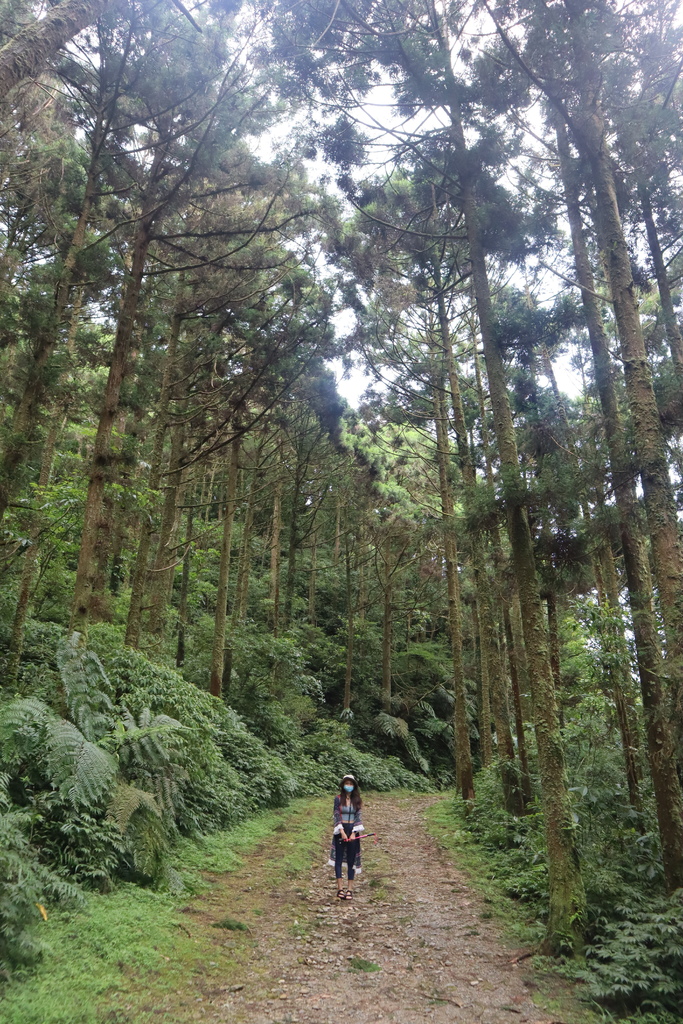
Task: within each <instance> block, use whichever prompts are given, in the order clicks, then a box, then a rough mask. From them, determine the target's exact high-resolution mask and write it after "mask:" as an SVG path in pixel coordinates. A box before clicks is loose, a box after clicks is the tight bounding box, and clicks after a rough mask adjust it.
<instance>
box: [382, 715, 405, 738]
mask: <svg viewBox="0 0 683 1024" xmlns="http://www.w3.org/2000/svg"><path fill="white" fill-rule="evenodd" d="M376 721H377V724H378V725H379V727H380V729H381V731H382V732H383V733H384V735H385V736H390V737H391V739H395V740H406V739H407V737H408V732H409V730H408V723H407V722H406V720H405V718H395V717H394V716H393V715H389V714H387V712H386V711H380V713H379V714H378V715H377V719H376Z"/></svg>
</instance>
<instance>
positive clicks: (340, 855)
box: [334, 835, 346, 892]
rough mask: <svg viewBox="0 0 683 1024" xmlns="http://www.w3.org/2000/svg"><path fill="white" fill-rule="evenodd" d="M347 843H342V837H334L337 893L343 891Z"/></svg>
mask: <svg viewBox="0 0 683 1024" xmlns="http://www.w3.org/2000/svg"><path fill="white" fill-rule="evenodd" d="M345 846H346V843H344V842H342V837H341V836H340V835H336V836H335V837H334V873H335V875H336V876H337V892H341V891H342V864H343V863H344V852H345V850H344V847H345Z"/></svg>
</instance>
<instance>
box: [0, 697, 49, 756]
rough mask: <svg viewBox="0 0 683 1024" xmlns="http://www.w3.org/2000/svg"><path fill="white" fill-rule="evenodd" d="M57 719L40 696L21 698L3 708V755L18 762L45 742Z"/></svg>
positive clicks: (0, 736)
mask: <svg viewBox="0 0 683 1024" xmlns="http://www.w3.org/2000/svg"><path fill="white" fill-rule="evenodd" d="M55 721H57V716H56V715H55V713H54V712H53V711H52V709H51V708H49V707H48V706H47V704H45V703H44V701H42V700H39V699H38V698H37V697H18V698H17V699H16V700H13V701H10V703H9V704H6V705H5V706H4V707H3V708H2V710H1V711H0V756H1V757H2V760H3V762H4V763H5V764H6V765H9V764H17V763H18V762H19V761H21V760H23V759H24V758H26V757H28V756H29V755H31V754H32V753H33V752H34V751H35V750H37V749H39V748H40V747H41V746H42V745H43V737H44V730H45V728H46V726H47V724H48V723H49V722H55Z"/></svg>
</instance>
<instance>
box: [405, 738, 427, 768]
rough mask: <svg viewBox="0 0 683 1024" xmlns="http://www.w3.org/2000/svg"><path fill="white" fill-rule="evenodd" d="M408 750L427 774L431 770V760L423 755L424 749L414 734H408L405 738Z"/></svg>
mask: <svg viewBox="0 0 683 1024" xmlns="http://www.w3.org/2000/svg"><path fill="white" fill-rule="evenodd" d="M404 742H405V745H406V750H407V751H408V753H409V754H410V756H411V757H412V759H413V761H414V762H415V763H416V764H417V765H419V766H420V768H421V769H422V771H423V772H424V773H425V775H426V774H427V773H428V771H429V761H427V759H426V758H425V757H424V756H423V754H422V751H421V750H420V747H419V745H418V742H417V740H416V739H415V737H414V736H413V735H410V734H409V735H408V736H406V738H405V741H404Z"/></svg>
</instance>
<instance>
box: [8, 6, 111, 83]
mask: <svg viewBox="0 0 683 1024" xmlns="http://www.w3.org/2000/svg"><path fill="white" fill-rule="evenodd" d="M107 6H108V0H63V2H62V3H60V4H57V5H56V6H55V7H53V8H51V10H49V11H48V13H47V14H46V15H45V17H44V18H41V19H39V20H37V21H34V22H32V23H31V24H30V25H27V26H26V28H24V29H22V30H21V31H20V32H17V34H16V35H15V36H14V38H13V39H11V40H10V41H9V42H8V43H6V44H5V45H4V46H3V48H2V49H1V50H0V99H2V98H3V97H4V96H6V95H7V93H8V92H9V91H10V89H13V88H14V87H15V85H18V84H19V82H22V81H24V79H26V78H35V77H36V76H37V75H39V74H40V73H41V71H43V70H44V69H45V66H46V65H47V62H48V61H49V59H50V57H52V56H54V54H56V53H57V51H58V50H59V49H61V47H62V46H64V44H65V43H68V41H69V40H70V39H73V37H74V36H75V35H77V34H78V33H79V32H81V31H82V30H83V29H84V28H87V26H88V25H92V24H93V22H94V21H97V19H98V18H99V17H100V16H101V15H102V14H103V13H104V11H105V10H106V9H107Z"/></svg>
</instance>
